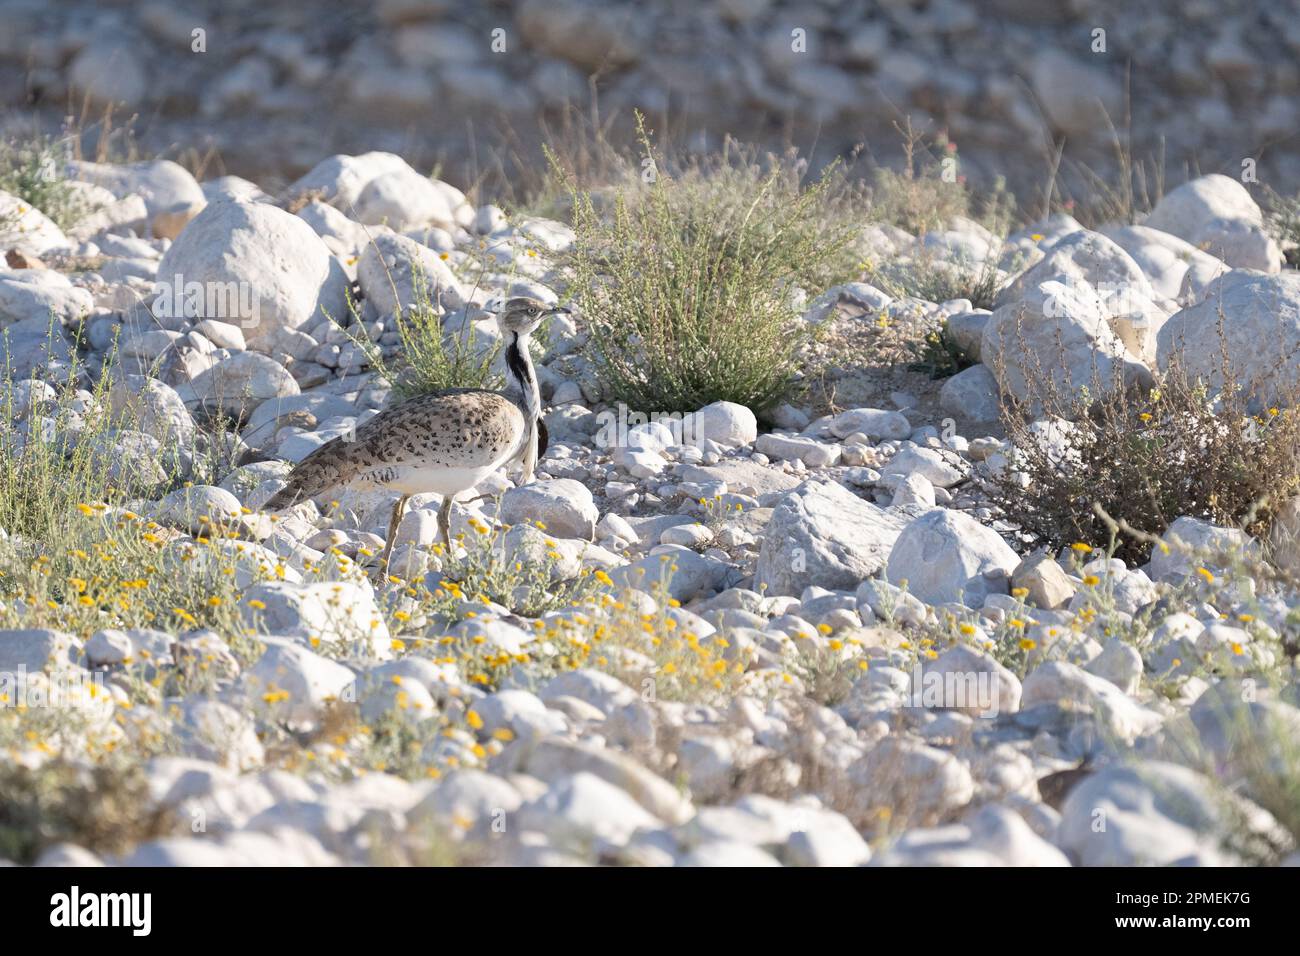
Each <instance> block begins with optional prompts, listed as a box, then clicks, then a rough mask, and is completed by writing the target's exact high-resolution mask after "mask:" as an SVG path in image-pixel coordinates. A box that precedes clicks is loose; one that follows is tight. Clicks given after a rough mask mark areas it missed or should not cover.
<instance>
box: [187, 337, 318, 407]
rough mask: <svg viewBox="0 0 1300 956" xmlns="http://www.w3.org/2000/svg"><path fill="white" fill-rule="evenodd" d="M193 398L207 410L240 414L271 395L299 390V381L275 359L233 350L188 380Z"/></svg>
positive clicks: (277, 395)
mask: <svg viewBox="0 0 1300 956" xmlns="http://www.w3.org/2000/svg"><path fill="white" fill-rule="evenodd" d="M189 388H190V391H191V393H192V394H193V396H194V398H195V400H197V401H198V402H199V403H200V404H201V405H203V406H204V407H205V408H207V409H208V410H210V411H218V410H219V411H221V412H223V413H224V414H227V415H234V416H242V415H245V414H247V413H248V412H250V411H251V410H252V409H254V408H256V407H257V406H258V405H261V404H262V403H263V402H265V401H267V400H268V399H272V398H284V397H287V396H290V395H297V394H299V388H298V383H297V382H296V381H295V380H294V377H293V376H292V375H290V374H289V371H288V370H287V369H286V368H285V367H284V366H283V365H281V364H280V363H279V362H277V361H275V359H272V358H268V357H267V356H265V355H261V354H259V353H257V352H236V353H234V354H233V355H231V356H230V357H229V358H227V359H224V360H222V361H220V362H217V363H216V364H215V365H213V366H211V367H210V368H208V369H205V370H204V371H202V372H200V373H199V374H198V375H196V376H195V377H194V381H192V382H190V384H189Z"/></svg>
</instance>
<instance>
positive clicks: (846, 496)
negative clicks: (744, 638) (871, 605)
mask: <svg viewBox="0 0 1300 956" xmlns="http://www.w3.org/2000/svg"><path fill="white" fill-rule="evenodd" d="M904 523H905V520H904V519H903V518H900V517H898V516H896V515H894V514H893V513H891V512H887V511H884V510H882V509H880V508H877V507H876V506H875V505H873V504H871V503H870V502H867V501H863V500H862V499H861V498H859V497H857V496H856V495H854V494H853V493H852V492H850V491H848V490H846V489H845V488H844V487H843V486H841V485H839V484H835V483H821V482H807V483H805V484H803V485H800V486H799V487H798V488H797V489H795V490H794V491H792V492H790V493H789V494H787V495H786V496H785V497H783V498H781V500H780V501H779V502H778V503H777V504H776V506H775V508H774V509H773V511H772V517H771V519H769V521H768V525H767V528H766V530H765V532H764V534H763V545H762V549H761V550H760V552H759V557H758V565H757V568H756V570H755V580H756V581H757V582H758V584H759V585H760V586H763V587H765V588H766V590H767V593H768V594H769V595H783V594H788V595H798V594H800V593H802V592H803V589H804V588H805V587H807V586H808V585H810V584H817V585H819V586H821V587H826V588H833V589H837V590H851V589H853V588H856V587H857V586H858V584H859V583H860V582H861V581H862V580H863V579H864V578H868V577H870V576H871V575H873V574H875V573H876V572H877V571H879V570H880V569H881V568H882V567H883V566H884V564H885V561H886V560H887V558H888V555H889V551H890V549H891V548H892V547H893V546H894V542H895V541H896V540H897V539H898V535H899V533H900V532H901V531H902V529H903V525H904Z"/></svg>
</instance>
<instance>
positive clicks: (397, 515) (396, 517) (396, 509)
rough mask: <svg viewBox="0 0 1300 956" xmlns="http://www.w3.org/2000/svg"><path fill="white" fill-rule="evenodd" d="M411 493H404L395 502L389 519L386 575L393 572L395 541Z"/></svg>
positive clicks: (385, 557)
mask: <svg viewBox="0 0 1300 956" xmlns="http://www.w3.org/2000/svg"><path fill="white" fill-rule="evenodd" d="M409 497H411V496H410V495H402V496H401V497H400V498H398V499H397V500H396V501H395V502H393V514H392V516H391V517H389V519H388V542H387V543H386V544H385V545H384V575H385V576H387V575H388V574H389V573H391V571H392V568H393V541H394V540H395V539H396V538H397V526H398V525H399V524H401V523H402V512H403V511H404V510H406V499H407V498H409Z"/></svg>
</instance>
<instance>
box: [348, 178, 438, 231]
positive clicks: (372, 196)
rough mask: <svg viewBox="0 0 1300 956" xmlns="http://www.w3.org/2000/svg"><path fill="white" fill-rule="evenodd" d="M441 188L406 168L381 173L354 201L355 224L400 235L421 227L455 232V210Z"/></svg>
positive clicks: (432, 181) (367, 184)
mask: <svg viewBox="0 0 1300 956" xmlns="http://www.w3.org/2000/svg"><path fill="white" fill-rule="evenodd" d="M441 186H442V184H441V183H438V182H435V181H434V180H432V179H430V178H429V177H427V176H421V175H420V174H419V173H417V172H416V171H415V170H414V169H411V168H410V167H409V166H408V167H406V168H399V169H393V170H390V171H389V172H386V173H381V174H380V175H378V176H376V177H375V178H374V179H372V180H370V182H368V183H366V185H365V188H363V189H362V190H361V195H360V196H358V197H357V210H356V217H357V220H358V221H360V222H363V223H365V224H366V225H368V226H378V225H387V226H391V227H392V228H393V229H396V230H397V231H399V232H402V231H405V230H407V229H415V228H417V227H421V226H436V227H438V228H439V229H446V230H448V231H451V230H453V229H455V228H456V219H455V209H454V207H453V206H452V204H451V199H450V197H449V196H448V195H447V192H446V191H445V190H444V189H442V188H440V187H441Z"/></svg>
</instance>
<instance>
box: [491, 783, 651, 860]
mask: <svg viewBox="0 0 1300 956" xmlns="http://www.w3.org/2000/svg"><path fill="white" fill-rule="evenodd" d="M515 820H516V824H517V825H518V826H519V828H520V829H522V830H534V831H536V832H538V833H544V834H546V836H547V838H548V842H550V843H552V844H558V845H560V846H564V847H570V848H584V849H585V848H587V847H590V846H591V844H592V842H593V841H599V842H603V843H609V844H614V845H621V844H623V843H626V842H627V841H628V839H629V838H630V837H631V836H632V834H633V833H635V832H636V831H637V830H638V829H642V828H645V829H650V828H653V827H657V826H660V825H662V824H661V823H660V821H659V820H657V819H656V818H655V817H654V816H652V815H651V814H650V813H649V812H647V811H646V810H645V809H644V808H643V807H642V806H641V805H640V804H639V803H637V802H636V801H635V800H633V799H632V798H631V797H630V796H628V794H627V793H626V792H625V791H623V790H620V789H619V788H618V787H616V786H614V785H613V784H611V783H608V782H606V781H605V780H602V779H601V778H600V777H597V776H595V775H594V774H590V773H575V774H572V775H570V776H567V777H563V778H561V779H560V780H557V781H556V782H555V783H554V784H552V785H551V787H550V789H549V790H547V791H546V793H545V794H544V795H543V796H542V797H540V798H539V799H537V800H534V801H530V802H529V803H526V804H524V805H523V806H522V807H520V808H519V810H518V812H517V813H516V814H515Z"/></svg>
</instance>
